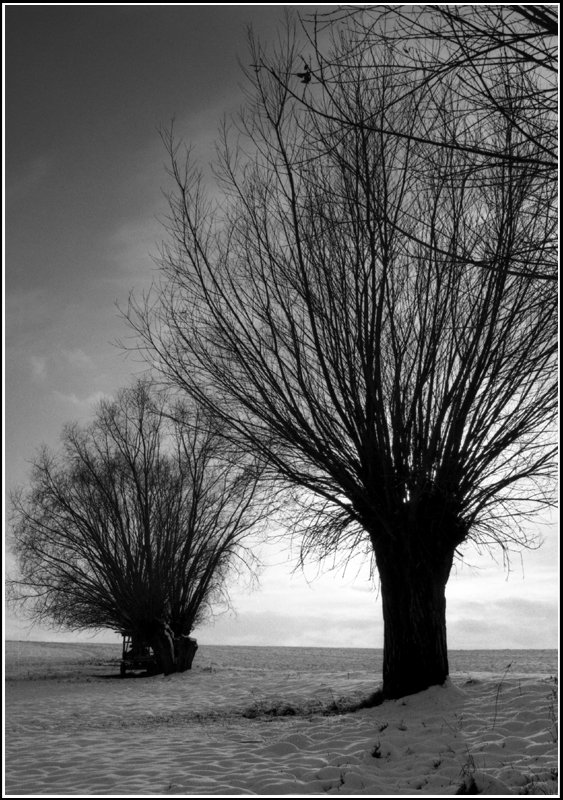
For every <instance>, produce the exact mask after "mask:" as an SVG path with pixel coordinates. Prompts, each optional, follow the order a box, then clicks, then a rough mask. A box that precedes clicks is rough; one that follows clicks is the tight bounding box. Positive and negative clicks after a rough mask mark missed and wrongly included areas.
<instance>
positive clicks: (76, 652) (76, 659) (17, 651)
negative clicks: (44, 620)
mask: <svg viewBox="0 0 563 800" xmlns="http://www.w3.org/2000/svg"><path fill="white" fill-rule="evenodd" d="M120 658H121V645H120V644H84V643H82V642H81V643H79V644H69V643H66V642H12V641H7V642H6V643H5V677H6V680H25V679H28V680H37V679H41V678H63V677H64V678H68V677H71V676H76V677H80V676H81V674H82V672H83V671H84V670H92V668H96V669H97V668H100V669H101V668H105V669H106V670H107V669H108V668H109V669H110V670H117V669H118V662H119V660H120Z"/></svg>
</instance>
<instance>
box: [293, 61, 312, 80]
mask: <svg viewBox="0 0 563 800" xmlns="http://www.w3.org/2000/svg"><path fill="white" fill-rule="evenodd" d="M295 74H296V75H297V77H298V78H301V83H310V82H311V67H310V66H309V65H308V64H305V70H304V72H296V73H295Z"/></svg>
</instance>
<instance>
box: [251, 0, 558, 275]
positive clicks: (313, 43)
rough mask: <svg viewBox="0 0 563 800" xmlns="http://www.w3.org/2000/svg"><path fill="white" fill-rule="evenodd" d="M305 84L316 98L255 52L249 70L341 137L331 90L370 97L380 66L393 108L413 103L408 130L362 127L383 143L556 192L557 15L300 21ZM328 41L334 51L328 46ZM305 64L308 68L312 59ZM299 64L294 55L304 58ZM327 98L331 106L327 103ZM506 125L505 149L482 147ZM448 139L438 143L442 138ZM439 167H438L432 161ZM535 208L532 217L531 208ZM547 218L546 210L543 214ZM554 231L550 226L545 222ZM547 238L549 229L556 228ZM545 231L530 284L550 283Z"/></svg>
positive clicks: (348, 124) (518, 264)
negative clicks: (523, 178) (344, 88)
mask: <svg viewBox="0 0 563 800" xmlns="http://www.w3.org/2000/svg"><path fill="white" fill-rule="evenodd" d="M301 27H302V33H303V34H304V35H305V38H306V42H307V45H306V48H305V49H306V50H307V52H308V57H309V62H310V63H311V65H312V66H311V67H310V73H309V74H310V79H311V81H313V84H316V85H317V86H318V87H322V91H320V90H317V91H314V90H311V91H309V92H305V93H303V92H301V91H298V89H297V87H296V86H295V81H294V80H287V76H286V74H285V72H284V71H283V70H281V71H280V70H278V65H277V63H276V62H275V61H272V60H271V59H269V58H268V57H267V54H265V53H264V51H263V50H262V49H261V48H260V47H259V46H258V45H256V44H254V53H253V56H254V59H255V61H256V65H257V66H258V67H259V68H260V70H263V71H266V72H268V73H269V74H270V76H271V77H273V78H274V79H275V80H277V81H278V82H280V83H282V84H283V86H284V90H285V91H287V92H289V93H290V94H291V95H292V96H293V97H294V99H296V100H299V102H300V103H301V104H302V105H303V106H304V107H306V108H307V109H308V110H309V111H310V112H314V113H316V114H318V115H320V116H328V117H330V118H331V120H332V121H333V122H334V121H338V123H339V124H340V125H341V127H342V130H343V131H346V130H350V129H351V128H354V127H355V126H356V124H357V120H356V117H355V115H354V113H350V108H349V106H348V104H347V103H344V104H342V103H341V102H340V94H341V93H340V86H341V84H342V83H343V82H346V81H348V80H350V79H351V80H352V81H354V77H353V76H352V75H351V72H352V73H353V72H354V71H355V70H357V69H358V68H360V69H361V70H362V80H363V81H364V82H365V83H366V84H367V85H368V86H369V85H370V83H373V82H374V81H377V80H378V72H379V71H378V69H377V63H378V61H379V60H380V59H381V58H382V57H383V58H384V60H385V63H386V65H387V66H388V67H389V68H392V69H393V78H394V86H395V90H396V95H397V96H396V98H395V100H394V102H398V101H399V99H406V98H412V97H416V98H417V101H418V102H417V104H415V105H416V109H415V110H414V113H416V123H417V124H416V126H411V125H405V120H404V119H403V117H402V116H401V115H399V116H397V115H390V114H385V113H383V114H381V115H379V116H377V117H374V118H372V119H369V118H364V119H362V123H361V124H362V125H363V126H365V127H366V128H367V129H370V128H373V129H374V130H377V131H379V132H381V133H383V134H385V135H386V136H388V137H392V138H394V137H397V138H401V139H404V140H409V141H413V142H417V143H424V144H425V145H426V146H427V147H428V148H429V150H430V149H432V148H434V149H436V150H442V149H452V150H457V151H462V152H465V153H467V154H469V155H470V156H471V163H472V166H473V168H474V170H475V173H474V174H475V177H477V176H478V171H477V167H478V166H481V167H482V169H483V170H484V171H485V172H486V171H487V170H488V169H489V168H490V167H491V166H493V165H496V164H498V163H499V162H504V163H510V164H511V166H512V168H513V170H516V169H521V170H524V171H526V174H527V175H528V178H530V176H531V174H532V172H533V176H534V179H533V183H531V185H530V186H529V187H528V195H531V194H532V192H536V193H537V196H538V199H539V198H540V197H541V196H543V195H545V194H546V193H547V194H549V195H550V196H553V195H554V194H555V192H556V186H557V182H558V163H559V162H558V143H559V122H558V120H559V118H558V59H557V55H558V36H557V35H558V16H557V9H556V7H555V6H548V5H543V6H522V5H520V6H518V5H489V6H486V5H462V6H436V5H417V6H413V5H410V6H409V5H395V6H388V5H385V4H381V5H376V6H365V7H362V8H356V9H344V10H342V9H339V10H336V11H331V12H327V13H320V14H319V13H315V14H313V15H311V14H307V13H305V15H304V17H303V19H302V23H301ZM330 38H332V39H333V40H334V41H335V46H334V47H332V48H331V47H329V46H328V45H327V41H328V40H329V39H330ZM311 56H312V57H311ZM301 58H303V56H301ZM327 97H328V98H330V101H329V102H328V103H327ZM506 124H508V125H509V126H510V128H511V130H512V131H513V132H515V133H516V134H517V135H515V136H512V138H511V141H510V143H507V142H504V141H501V142H500V146H499V142H498V140H496V139H495V137H494V136H491V132H492V131H494V130H498V129H499V128H502V127H503V126H505V125H506ZM444 133H445V135H444ZM438 157H439V156H438ZM538 208H539V206H538ZM546 211H548V212H552V211H553V209H552V208H551V207H549V206H546ZM552 222H553V220H552ZM555 230H556V229H555ZM555 230H554V228H553V225H551V227H550V228H549V229H548V228H546V226H545V225H544V231H543V233H544V234H545V233H547V232H549V233H550V238H549V240H548V241H547V242H543V243H542V247H543V249H544V252H546V253H549V257H548V258H546V259H545V260H544V263H543V269H542V270H541V271H540V270H538V271H537V272H536V277H537V278H538V279H540V278H543V279H545V280H549V281H552V282H554V283H555V282H556V281H557V279H558V272H557V258H556V254H557V252H558V238H557V235H556V233H555ZM535 244H536V243H535V242H534V241H533V240H530V241H527V242H524V241H523V242H522V252H521V254H520V258H516V254H514V256H515V257H514V263H513V269H515V270H522V271H525V270H526V263H527V259H528V252H529V251H531V250H533V249H534V247H535Z"/></svg>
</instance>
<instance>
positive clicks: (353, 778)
mask: <svg viewBox="0 0 563 800" xmlns="http://www.w3.org/2000/svg"><path fill="white" fill-rule="evenodd" d="M483 652H484V653H485V654H484V655H483V657H482V661H481V662H480V661H479V659H476V658H473V663H474V664H475V665H476V667H477V669H476V670H475V671H472V670H470V669H468V668H467V667H466V666H463V669H459V668H458V669H457V671H455V670H456V659H455V658H453V657H452V659H451V663H452V676H451V680H450V682H449V683H448V685H446V686H445V687H434V688H432V689H429V690H427V691H425V692H422V693H420V694H418V695H412V696H410V697H406V698H404V699H402V700H398V701H388V702H386V703H384V704H383V705H380V706H377V707H375V708H371V709H369V708H368V709H362V710H356V711H352V710H350V709H352V708H353V707H354V705H357V704H358V703H359V702H360V701H361V700H362V699H365V698H366V697H367V696H368V695H369V694H370V693H371V692H373V690H374V689H375V688H376V683H377V673H376V671H375V670H374V668H373V667H372V666H371V665H372V663H375V660H376V656H374V655H372V653H376V651H371V652H370V651H357V650H351V651H347V650H336V649H332V650H330V651H328V650H327V651H324V650H316V651H315V650H313V649H300V648H250V647H244V648H242V647H241V648H235V647H223V648H221V647H205V646H202V647H200V649H199V651H198V653H197V656H196V660H195V662H194V668H193V670H192V671H191V672H187V673H184V674H182V675H171V676H168V677H163V676H156V677H145V676H139V677H134V676H131V677H128V678H126V679H125V680H122V679H120V678H119V677H117V676H118V664H117V661H116V659H118V657H119V648H117V647H115V646H112V645H61V644H49V645H47V644H41V643H17V642H8V643H6V664H5V673H6V677H7V681H6V694H5V796H6V795H8V796H18V795H24V796H29V795H32V794H35V795H43V796H48V795H52V796H59V795H61V794H63V795H72V794H75V795H79V796H89V795H110V796H115V795H149V796H154V795H164V794H170V795H173V794H178V795H186V794H193V795H199V796H201V795H230V794H241V795H244V794H246V795H280V794H293V795H302V794H325V793H326V794H341V795H344V796H351V795H368V796H387V795H400V796H417V795H442V794H459V793H464V794H466V793H469V794H477V793H481V794H483V795H491V794H493V795H509V794H557V793H558V777H557V765H558V747H557V708H558V702H557V679H556V677H555V670H553V674H550V671H549V669H546V667H547V666H548V664H547V662H545V661H543V660H542V659H541V658H539V657H538V655H537V654H536V656H535V657H534V658H535V661H536V664H535V666H536V667H537V671H536V672H534V671H533V668H534V663H530V664H527V665H526V667H525V671H520V672H518V671H517V670H518V664H517V663H512V666H511V667H510V668H509V669H503V670H500V669H498V659H497V663H493V662H491V663H489V662H490V661H491V659H490V656H487V654H486V652H485V651H483ZM458 663H459V659H458ZM487 665H489V666H492V667H495V668H496V671H486V670H483V667H486V666H487ZM506 666H507V665H506ZM519 668H520V669H521V670H522V669H524V667H523V662H522V661H520V667H519Z"/></svg>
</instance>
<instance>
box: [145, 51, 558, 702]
mask: <svg viewBox="0 0 563 800" xmlns="http://www.w3.org/2000/svg"><path fill="white" fill-rule="evenodd" d="M342 46H343V47H344V45H342ZM338 56H339V64H340V72H339V75H338V77H337V78H336V77H334V76H333V80H331V82H330V85H324V84H323V83H322V82H318V83H317V84H314V85H312V86H311V88H310V91H311V93H316V94H315V103H314V107H313V104H307V103H305V104H304V103H303V102H302V99H301V98H300V97H299V96H297V94H296V92H295V91H294V90H293V89H291V85H292V80H293V82H294V83H295V78H293V69H294V66H293V65H294V63H295V61H296V59H295V52H294V51H292V50H291V46H290V47H289V49H288V51H287V52H286V53H285V54H284V58H281V57H280V58H279V60H278V61H277V62H275V61H273V60H271V61H270V62H269V66H268V68H266V66H263V65H264V64H265V62H264V59H263V57H262V55H261V54H260V53H257V52H256V51H255V52H254V62H255V64H256V72H255V74H254V76H253V77H252V78H251V80H252V82H253V86H254V100H255V102H254V103H253V104H250V105H249V106H248V108H247V110H246V112H245V113H244V114H243V117H242V121H243V126H242V131H243V135H244V136H245V137H247V138H246V140H244V141H243V142H242V143H241V145H240V148H238V149H236V148H235V150H231V149H230V147H229V144H228V143H225V145H224V149H223V156H222V161H221V164H222V177H223V181H224V183H223V187H224V196H223V197H222V201H221V204H217V205H213V203H211V202H208V201H207V200H206V199H205V193H204V191H203V187H202V181H201V179H200V177H199V176H198V174H197V173H196V172H195V171H194V170H193V169H192V167H191V164H190V163H189V159H188V161H187V162H186V163H182V160H181V157H180V154H179V150H178V148H177V146H176V144H175V141H174V138H173V136H170V138H169V139H168V147H169V151H170V154H171V162H172V169H171V173H172V175H173V177H174V180H175V183H176V192H175V193H174V195H173V196H172V198H171V205H170V207H171V216H170V219H169V232H170V235H171V241H170V243H169V244H168V245H167V246H166V247H165V248H164V250H163V254H162V269H163V281H162V284H161V287H160V292H159V295H158V296H157V297H156V298H154V299H153V300H148V299H147V301H146V302H145V303H144V304H132V305H131V307H130V310H129V319H130V320H131V322H132V324H133V325H134V326H135V328H136V329H137V331H138V332H139V333H140V335H141V337H142V339H143V341H144V346H145V347H146V348H147V349H148V350H149V352H150V355H151V358H153V359H154V358H155V356H156V359H157V361H158V362H159V363H160V368H161V370H162V371H163V372H164V373H165V374H166V375H167V376H168V378H169V379H170V380H171V381H172V382H173V383H174V384H175V385H176V386H178V387H180V388H182V389H184V390H186V391H187V392H188V393H189V394H191V395H193V396H195V397H197V398H198V400H199V401H201V402H202V403H204V404H206V405H207V406H208V407H210V408H211V409H212V410H213V412H214V413H216V414H218V415H219V416H221V417H222V418H223V419H225V421H226V422H227V423H228V425H229V426H230V429H231V432H232V435H233V436H235V437H238V439H239V441H240V442H241V443H243V444H244V445H245V446H246V447H247V448H249V449H250V450H251V451H255V452H259V453H261V454H262V455H263V456H264V457H265V458H266V459H267V462H268V465H269V470H270V474H271V477H272V478H273V479H275V480H277V481H279V482H281V484H282V485H285V486H289V487H292V488H294V489H297V490H298V491H299V490H302V491H303V492H304V493H305V494H306V497H307V499H308V502H307V503H306V504H304V506H303V508H304V513H305V515H306V516H305V523H306V524H305V533H304V550H305V551H306V552H312V553H316V554H321V555H322V554H326V553H332V552H335V551H338V550H342V549H344V551H348V552H349V551H350V549H351V548H353V547H356V546H358V544H359V543H360V542H361V541H362V540H363V541H364V542H365V541H366V540H367V541H369V542H370V543H371V547H372V550H373V553H374V555H375V561H376V564H377V568H378V572H379V577H380V582H381V593H382V600H383V615H384V623H385V633H384V667H383V673H384V674H383V678H384V685H383V694H384V695H385V696H387V697H399V696H401V695H404V694H408V693H411V692H414V691H418V690H420V689H423V688H425V687H427V686H429V685H432V684H436V683H442V682H443V681H444V680H445V678H446V677H447V675H448V659H447V643H446V617H445V586H446V582H447V580H448V576H449V573H450V569H451V566H452V562H453V559H454V556H455V553H456V549H457V548H458V547H459V546H460V545H461V543H462V542H464V541H465V540H466V539H468V538H471V539H474V540H477V541H479V542H481V543H486V544H493V543H496V544H500V545H501V546H503V547H506V546H507V545H508V544H509V543H510V542H514V543H519V544H529V543H530V541H529V539H528V538H527V537H528V534H527V533H526V532H525V531H524V530H523V529H522V528H521V527H520V525H519V520H521V519H522V515H524V516H525V515H527V514H529V513H531V512H533V511H534V510H537V509H538V508H540V507H542V506H543V505H544V504H546V503H549V497H548V495H547V493H546V491H547V486H548V480H549V478H550V476H551V475H552V474H553V458H554V447H553V438H552V437H553V425H554V419H555V414H556V396H557V393H556V383H555V357H556V316H555V315H556V297H555V296H554V293H553V291H552V290H551V286H552V284H551V283H550V282H547V281H545V280H544V275H545V270H546V262H549V261H550V259H551V258H552V257H553V253H552V250H551V248H550V245H549V242H550V240H551V238H552V233H553V232H552V230H550V229H549V226H550V225H553V224H554V222H553V214H551V213H549V212H550V211H552V209H553V202H554V197H553V194H552V189H553V187H552V186H551V184H549V183H546V182H545V181H543V180H539V181H538V179H537V177H538V172H537V169H536V166H535V165H534V164H532V163H528V162H526V161H521V162H519V163H518V164H515V163H514V161H513V160H512V159H510V158H506V159H503V158H496V159H494V160H493V161H491V162H486V163H483V161H482V159H481V158H479V159H477V160H475V158H474V154H472V153H471V152H468V151H467V150H466V149H463V148H461V149H460V148H452V147H443V148H436V147H434V146H433V145H430V144H429V143H428V141H425V140H424V139H425V137H424V138H421V137H418V136H416V132H417V130H419V129H420V125H421V121H422V120H424V125H425V126H428V115H429V114H430V113H433V114H435V115H436V117H435V125H434V128H433V135H434V136H435V137H437V136H441V137H443V138H444V141H446V140H447V141H455V139H456V136H457V133H458V130H459V131H461V129H462V127H463V126H465V124H466V119H465V118H464V115H463V114H461V113H455V114H454V113H451V112H452V109H453V108H454V107H456V103H457V102H458V100H457V99H456V97H457V95H456V92H455V82H453V83H452V82H448V81H445V82H444V83H443V84H442V86H441V88H440V90H439V91H440V92H441V99H440V102H438V97H437V94H436V91H438V90H436V91H435V92H434V93H433V95H432V97H431V98H430V97H428V96H426V95H424V93H416V92H413V93H411V94H405V92H404V90H403V89H404V87H403V86H402V85H401V83H400V82H398V81H397V76H396V73H395V71H394V67H393V63H392V62H389V61H386V60H385V59H384V58H383V57H381V58H380V59H379V61H378V60H377V59H375V58H374V56H373V53H371V51H370V54H369V56H370V58H369V63H366V56H365V53H360V54H359V55H358V53H357V50H354V48H348V50H346V51H345V52H344V51H341V52H340V53H339V54H338ZM366 76H367V77H366ZM505 89H506V92H510V91H511V83H510V81H509V80H506V84H505ZM307 91H309V89H307ZM511 102H512V103H513V104H514V105H516V104H518V103H522V102H525V96H524V95H522V93H521V92H519V90H518V85H516V86H515V87H514V91H513V92H512V95H511ZM457 111H458V112H459V111H460V109H457ZM516 117H517V115H516V114H515V115H512V116H510V115H509V116H503V117H502V118H501V119H500V120H499V119H497V118H491V119H490V121H489V123H487V122H486V120H482V124H488V125H489V127H488V129H487V130H484V131H481V135H482V136H484V137H485V138H486V139H487V141H488V143H489V145H490V146H491V147H492V148H494V149H495V150H496V151H498V152H506V153H510V152H514V151H515V149H517V150H518V152H520V153H522V152H525V150H526V148H527V147H529V146H530V145H529V143H526V141H522V136H523V134H522V132H521V131H520V130H519V127H518V125H517V124H515V122H514V119H515V118H516ZM343 120H344V121H343ZM399 129H400V130H401V131H403V133H404V134H406V135H403V136H391V135H388V134H387V131H388V130H399ZM426 129H427V127H426ZM524 138H525V137H524ZM531 242H533V243H534V246H533V247H531ZM523 261H525V268H523ZM311 497H313V498H315V500H313V501H311V499H310V498H311ZM301 521H302V522H303V519H302V520H301Z"/></svg>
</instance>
